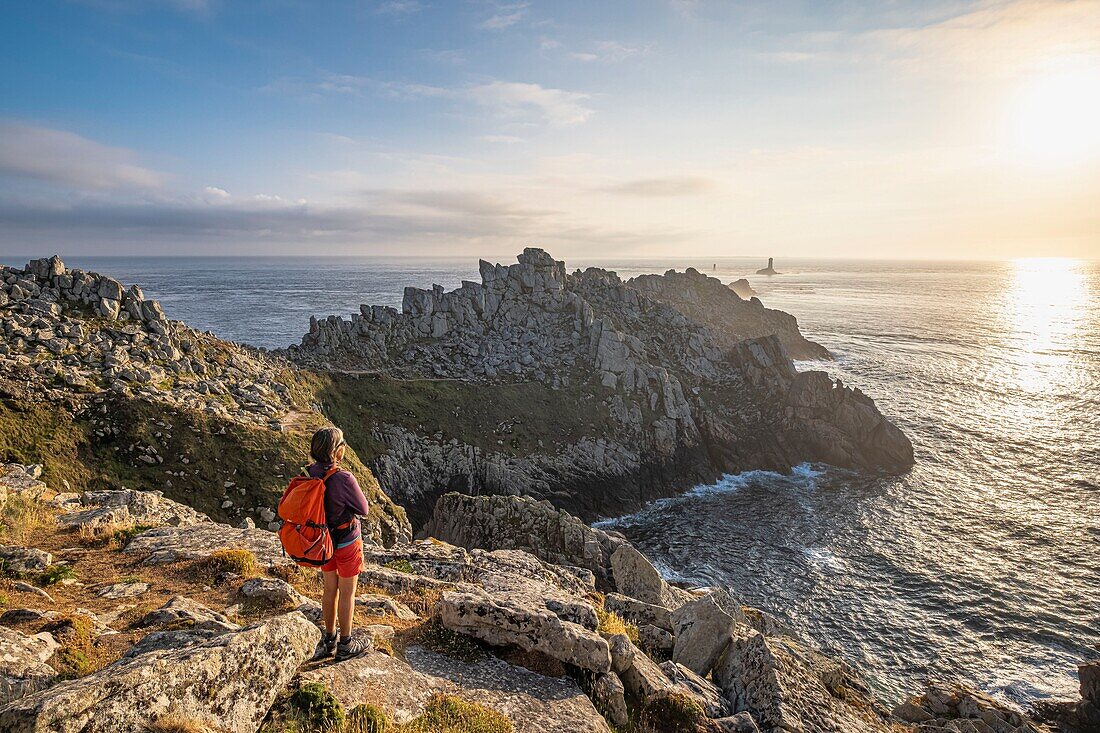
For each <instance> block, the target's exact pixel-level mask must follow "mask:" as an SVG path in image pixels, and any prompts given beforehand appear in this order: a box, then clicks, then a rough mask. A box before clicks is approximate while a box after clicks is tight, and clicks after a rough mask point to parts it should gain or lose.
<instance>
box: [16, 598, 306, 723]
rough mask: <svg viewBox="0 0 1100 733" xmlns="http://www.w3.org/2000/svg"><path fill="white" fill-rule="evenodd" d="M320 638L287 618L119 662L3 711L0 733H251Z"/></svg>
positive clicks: (294, 616) (299, 619)
mask: <svg viewBox="0 0 1100 733" xmlns="http://www.w3.org/2000/svg"><path fill="white" fill-rule="evenodd" d="M320 638H321V632H320V631H318V629H317V627H316V626H314V625H313V624H311V623H310V622H309V621H307V620H306V619H305V617H304V616H302V615H301V614H299V613H290V614H287V615H284V616H276V617H274V618H271V619H268V620H267V621H264V622H261V623H259V624H257V625H255V626H250V627H248V628H246V629H243V630H241V631H238V632H235V633H228V634H224V635H222V636H218V637H215V638H214V639H211V640H209V641H205V642H202V643H199V644H193V645H190V646H186V647H183V648H182V649H173V650H162V651H152V652H149V653H147V654H142V655H140V656H137V657H133V658H130V659H123V660H121V661H119V662H117V663H115V664H113V665H110V666H108V667H105V668H104V669H102V670H100V671H98V672H95V673H93V674H91V675H89V676H87V677H83V678H81V679H75V680H70V681H68V682H63V683H61V684H58V685H56V686H54V687H52V688H50V689H47V690H43V691H41V692H37V693H34V694H32V695H28V696H27V697H24V698H22V699H20V700H18V701H16V702H15V703H13V704H11V705H9V706H7V707H5V708H3V709H2V710H0V729H3V730H5V731H11V733H22V732H24V731H25V732H27V733H31V732H38V731H47V730H48V731H51V732H53V733H108V732H110V733H143V732H144V731H146V730H147V727H146V726H147V725H148V724H149V723H150V722H151V721H156V720H157V719H159V718H162V717H169V716H172V715H178V716H181V717H186V718H188V719H189V720H191V721H193V722H194V723H196V724H201V725H206V726H209V727H213V728H216V729H218V730H224V731H228V732H231V733H246V732H247V733H254V731H255V730H256V728H257V727H258V726H259V724H260V721H261V720H262V719H263V717H264V716H265V715H266V714H267V710H268V708H269V707H270V706H271V703H272V702H274V700H275V696H276V695H277V694H278V693H279V692H280V691H281V690H282V689H283V688H284V687H285V686H286V685H287V683H288V682H289V681H290V679H291V678H292V677H293V675H294V674H295V673H296V672H297V669H298V666H299V665H300V664H301V663H302V662H304V661H305V660H307V659H309V658H310V657H311V656H312V654H313V652H314V649H315V647H316V645H317V642H318V641H319V640H320ZM215 692H216V694H214V693H215Z"/></svg>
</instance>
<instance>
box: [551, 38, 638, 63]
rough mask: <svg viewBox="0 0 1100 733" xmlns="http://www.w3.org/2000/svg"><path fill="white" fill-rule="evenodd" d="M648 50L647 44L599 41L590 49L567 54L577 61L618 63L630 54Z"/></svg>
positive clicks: (636, 54)
mask: <svg viewBox="0 0 1100 733" xmlns="http://www.w3.org/2000/svg"><path fill="white" fill-rule="evenodd" d="M648 52H649V47H648V46H628V45H626V44H623V43H619V42H618V41H601V42H600V43H597V44H596V46H595V47H594V48H593V49H592V50H591V51H578V52H576V53H571V54H569V57H570V58H572V59H575V60H577V61H606V62H610V63H618V62H620V61H625V60H626V59H628V58H630V57H632V56H640V55H644V54H646V53H648Z"/></svg>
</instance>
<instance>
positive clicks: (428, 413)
mask: <svg viewBox="0 0 1100 733" xmlns="http://www.w3.org/2000/svg"><path fill="white" fill-rule="evenodd" d="M296 383H297V386H296V390H293V391H292V393H294V394H297V395H300V396H301V397H303V398H310V400H311V401H315V402H317V403H318V404H319V405H320V407H321V410H322V411H323V412H324V413H325V414H326V415H327V416H328V417H329V418H330V419H331V420H332V421H333V422H335V423H336V424H337V425H340V426H341V427H343V428H344V431H345V432H346V433H347V437H348V442H349V443H350V444H351V445H352V447H354V448H355V450H356V452H357V453H358V454H359V456H360V458H362V459H363V460H365V461H367V462H370V461H373V460H374V459H375V458H377V457H378V456H379V455H380V454H381V453H382V452H384V451H385V445H383V444H381V443H379V442H378V441H376V440H375V439H374V438H373V436H372V434H371V433H372V430H371V428H372V427H374V426H377V425H381V424H390V425H398V426H400V427H403V428H405V429H407V430H412V431H415V432H417V433H420V434H427V435H433V434H435V433H437V432H439V433H442V434H443V440H445V441H447V440H450V439H452V438H455V439H457V440H458V441H459V442H461V443H465V444H467V445H472V446H476V447H479V448H482V449H484V450H492V451H499V452H507V453H512V454H514V455H528V454H530V453H533V452H536V451H548V450H553V449H554V448H555V447H557V446H560V445H567V444H570V443H574V442H576V441H577V440H579V439H580V438H582V437H584V436H586V435H595V434H602V433H604V432H607V431H610V430H612V429H613V425H612V421H611V417H610V414H609V413H608V410H607V407H606V405H604V404H603V398H604V397H605V396H606V395H603V394H602V393H600V389H599V388H597V389H595V390H593V389H592V387H590V386H588V387H585V388H584V389H581V388H566V389H560V390H552V389H550V388H549V387H547V386H546V385H544V384H541V383H536V382H526V383H521V384H498V385H494V386H493V388H492V389H485V386H484V385H478V384H469V383H466V382H461V381H457V380H400V379H394V378H392V377H388V376H384V375H380V374H363V375H341V374H324V375H322V374H316V373H311V372H304V371H303V372H301V373H300V374H299V375H298V376H297V377H296ZM540 440H541V441H542V445H541V446H540V443H539V441H540Z"/></svg>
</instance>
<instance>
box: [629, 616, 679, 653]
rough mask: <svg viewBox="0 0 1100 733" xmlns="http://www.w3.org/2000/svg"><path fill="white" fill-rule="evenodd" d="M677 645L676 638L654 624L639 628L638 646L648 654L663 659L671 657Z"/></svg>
mask: <svg viewBox="0 0 1100 733" xmlns="http://www.w3.org/2000/svg"><path fill="white" fill-rule="evenodd" d="M675 644H676V640H675V638H673V636H672V634H670V633H669V632H667V631H665V630H664V629H660V628H657V627H656V626H654V625H653V624H645V625H643V626H639V627H638V646H640V647H641V648H642V649H643V650H645V653H646V654H650V655H653V656H655V657H662V658H667V657H671V656H672V649H673V647H674V646H675Z"/></svg>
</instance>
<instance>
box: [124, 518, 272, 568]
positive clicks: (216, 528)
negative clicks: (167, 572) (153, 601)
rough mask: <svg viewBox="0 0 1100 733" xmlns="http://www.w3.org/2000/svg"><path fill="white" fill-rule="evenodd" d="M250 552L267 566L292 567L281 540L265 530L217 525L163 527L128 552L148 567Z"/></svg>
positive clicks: (134, 541)
mask: <svg viewBox="0 0 1100 733" xmlns="http://www.w3.org/2000/svg"><path fill="white" fill-rule="evenodd" d="M230 548H240V549H245V550H249V551H250V552H251V553H252V554H253V555H255V556H256V559H257V560H258V561H259V562H260V563H261V564H263V565H265V566H274V565H289V564H291V561H290V560H289V559H288V558H287V557H286V555H285V554H284V553H283V548H282V545H281V544H280V543H279V536H278V535H277V534H275V533H274V532H268V531H267V530H265V529H243V528H239V527H230V526H229V525H226V524H216V523H214V522H210V523H204V524H195V525H192V526H189V527H160V528H157V529H151V530H149V531H147V532H143V533H142V534H140V535H138V536H137V537H135V538H134V539H132V540H131V541H130V543H129V544H128V545H126V550H125V551H126V552H128V553H130V554H134V555H141V556H144V561H143V562H144V563H145V564H146V565H163V564H166V563H173V562H179V561H181V560H199V559H202V558H206V557H210V556H211V555H212V554H214V553H215V552H218V551H220V550H225V549H230Z"/></svg>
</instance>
